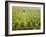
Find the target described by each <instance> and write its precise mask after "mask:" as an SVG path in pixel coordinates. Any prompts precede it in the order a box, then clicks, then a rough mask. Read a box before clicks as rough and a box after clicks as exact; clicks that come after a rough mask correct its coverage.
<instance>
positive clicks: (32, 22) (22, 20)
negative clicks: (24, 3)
mask: <svg viewBox="0 0 46 37" xmlns="http://www.w3.org/2000/svg"><path fill="white" fill-rule="evenodd" d="M34 29H40V8H38V7H19V6H13V7H12V30H34Z"/></svg>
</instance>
